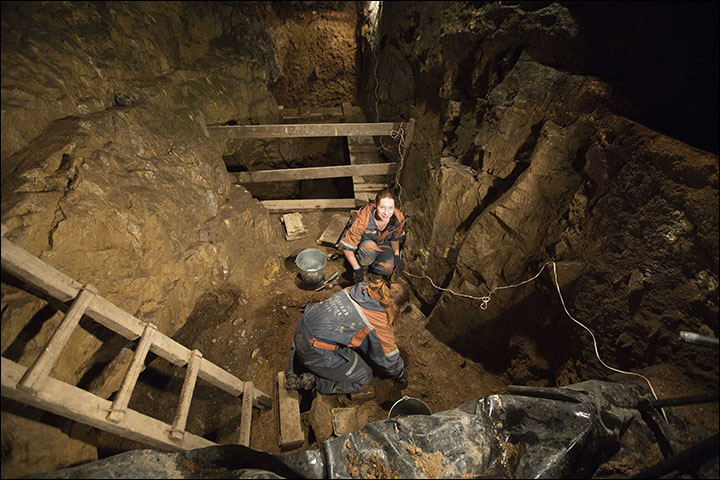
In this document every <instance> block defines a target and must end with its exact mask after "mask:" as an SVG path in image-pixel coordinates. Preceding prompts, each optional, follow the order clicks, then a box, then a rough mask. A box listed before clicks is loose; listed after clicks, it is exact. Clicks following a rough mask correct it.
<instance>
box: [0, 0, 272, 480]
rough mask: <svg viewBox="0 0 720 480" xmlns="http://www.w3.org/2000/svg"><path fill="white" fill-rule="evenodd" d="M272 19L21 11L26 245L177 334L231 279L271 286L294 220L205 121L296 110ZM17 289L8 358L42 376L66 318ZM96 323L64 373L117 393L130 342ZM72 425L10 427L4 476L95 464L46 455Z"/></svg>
mask: <svg viewBox="0 0 720 480" xmlns="http://www.w3.org/2000/svg"><path fill="white" fill-rule="evenodd" d="M263 9H264V7H263V6H259V5H254V4H251V5H245V4H243V5H237V4H232V3H222V4H203V3H195V2H192V3H185V2H163V3H152V2H149V3H148V2H140V3H136V2H111V3H105V2H90V3H81V4H78V3H67V2H35V3H31V4H27V3H21V2H3V4H2V36H3V42H2V62H3V70H2V98H3V102H2V223H3V224H4V225H5V226H7V228H8V231H9V233H8V234H7V236H8V238H9V239H10V240H11V241H13V242H15V243H16V244H18V245H20V246H21V247H23V248H25V249H26V250H28V251H29V252H30V253H32V254H33V255H36V256H38V257H40V258H41V259H42V260H44V261H45V262H47V263H48V264H50V265H52V266H53V267H55V268H57V269H58V270H60V271H62V272H63V273H65V274H67V275H69V276H70V277H72V278H74V279H76V280H77V281H79V282H80V283H83V284H91V285H93V286H95V287H96V288H97V289H98V292H99V294H100V295H101V296H103V297H104V298H106V299H108V300H109V301H111V302H112V303H114V304H115V305H117V306H118V307H120V308H122V309H124V310H126V311H127V312H129V313H131V314H133V315H135V316H136V317H137V318H139V319H140V320H142V321H146V322H150V323H153V324H155V325H156V326H157V327H158V328H159V329H160V331H162V332H164V333H166V334H169V335H172V334H173V332H175V331H177V330H178V329H179V328H180V327H182V325H183V322H184V321H185V319H186V318H187V316H188V315H189V314H190V312H191V311H192V309H193V307H194V305H195V302H196V300H197V299H198V298H199V297H200V296H201V295H202V294H203V293H205V292H208V291H211V290H213V289H214V288H217V287H218V286H219V285H223V288H226V289H227V288H232V289H234V290H236V292H237V293H238V295H244V296H248V295H258V294H260V293H261V291H262V288H263V287H264V286H265V285H266V284H267V282H268V281H269V280H270V279H271V278H272V277H273V275H276V274H277V273H278V271H279V269H280V267H281V265H282V260H283V258H284V252H281V251H279V250H278V248H280V247H276V246H275V245H282V243H281V239H282V238H283V237H282V232H281V227H280V226H279V225H277V224H276V223H277V222H271V221H270V217H269V215H268V213H267V211H266V210H265V209H263V208H262V207H261V206H260V205H259V203H258V202H257V201H256V200H254V199H253V198H252V197H251V195H250V194H249V193H248V192H247V191H246V190H245V189H244V188H242V187H240V186H231V185H230V183H229V179H228V176H227V173H226V168H225V165H224V163H223V160H222V154H223V153H224V152H225V148H226V147H225V145H224V144H223V142H218V141H214V140H210V139H208V138H206V137H204V136H203V134H202V130H201V128H200V127H199V125H198V123H197V122H198V119H199V118H201V114H202V115H203V116H204V119H205V121H206V122H207V123H208V124H218V123H223V122H225V121H227V120H229V119H234V120H236V121H238V122H240V123H273V122H274V121H275V120H277V119H278V118H279V114H278V109H277V105H276V102H275V100H274V98H273V96H272V94H271V93H270V92H269V90H268V85H270V84H271V83H272V81H273V79H277V77H278V75H279V70H278V68H277V65H276V64H275V57H274V50H273V44H272V42H271V41H270V39H269V37H268V36H267V35H266V34H265V26H264V21H263V18H262V11H263ZM258 276H259V277H261V278H262V279H263V280H262V281H258V280H257V278H258ZM16 286H17V285H16V284H15V283H14V282H13V281H12V279H7V278H6V277H5V275H4V274H3V284H2V312H3V315H2V331H3V335H2V351H3V355H4V356H7V357H9V358H11V359H13V360H15V361H17V362H19V363H21V364H23V365H25V366H29V365H31V364H32V362H33V361H34V360H35V358H37V356H38V355H39V353H40V351H41V350H42V348H44V345H45V343H46V341H47V340H48V338H49V336H50V335H51V334H52V332H53V330H54V328H55V327H56V326H57V325H58V323H59V322H60V320H61V314H59V313H58V312H56V310H55V308H53V307H52V306H48V305H47V303H46V302H45V301H44V300H42V299H37V298H35V297H33V296H31V295H29V294H27V293H25V292H23V291H21V290H19V289H18V288H16ZM81 327H82V328H78V329H76V331H75V332H74V333H73V336H72V338H71V340H70V342H69V344H68V345H67V347H66V348H65V350H64V351H63V354H62V355H61V358H60V359H59V361H58V363H57V365H56V366H55V368H54V369H53V371H52V375H53V376H54V377H55V378H59V379H62V380H65V381H68V382H71V383H73V384H80V385H81V386H85V387H86V388H89V389H90V390H92V391H94V392H96V393H98V394H101V395H103V396H105V397H107V396H109V395H110V394H111V393H112V392H113V391H115V390H117V389H118V387H119V381H120V379H121V376H120V375H121V374H122V373H123V371H124V369H123V366H124V365H126V364H127V363H128V361H129V356H128V355H127V354H126V353H127V349H126V348H124V347H126V346H128V342H126V341H125V340H124V339H122V338H120V337H119V336H117V335H110V334H109V332H107V331H106V330H103V328H102V327H98V326H97V325H95V324H93V323H91V322H88V323H87V324H86V323H85V322H82V323H81ZM101 347H103V348H101ZM98 379H101V381H98ZM5 404H6V402H5V401H3V409H4V410H6V409H5ZM13 413H14V414H19V415H21V416H22V415H23V411H22V409H20V410H19V411H18V410H17V409H15V410H13V411H12V412H6V411H4V412H3V425H5V423H6V418H8V419H9V420H8V421H9V422H11V423H13V422H14V423H13V424H18V425H20V424H21V422H22V420H13V418H14V417H13ZM32 420H34V419H29V420H28V421H32ZM55 423H56V425H55V426H54V427H53V426H50V425H43V424H38V425H37V426H35V427H33V428H31V429H25V428H23V430H25V431H27V435H24V436H23V435H17V432H18V431H19V430H18V429H5V428H3V433H2V435H3V436H2V442H3V477H5V473H6V472H7V473H8V475H17V474H30V473H33V472H38V471H46V470H48V469H54V468H59V467H62V466H67V465H70V464H73V463H75V462H76V461H81V460H82V461H85V460H88V455H89V452H90V450H94V447H92V446H91V445H85V446H81V447H78V448H72V449H68V450H65V448H64V447H65V445H66V444H67V442H65V441H62V442H61V441H58V442H50V443H49V444H48V445H47V449H46V450H45V451H43V452H40V451H39V450H38V449H37V448H33V447H32V445H38V444H39V440H38V439H39V438H40V437H47V438H50V437H52V438H55V437H58V436H59V437H62V436H63V435H65V436H66V435H69V430H68V429H69V428H72V427H70V426H69V424H67V423H66V422H63V421H60V422H57V421H56V422H55ZM63 432H64V433H63ZM74 436H76V437H77V435H74ZM59 437H58V438H59ZM42 443H43V444H45V442H42ZM57 449H59V450H57ZM72 452H75V453H72ZM40 454H42V456H43V460H42V461H38V460H37V455H40ZM95 455H97V453H95Z"/></svg>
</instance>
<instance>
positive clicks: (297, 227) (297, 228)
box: [280, 212, 310, 241]
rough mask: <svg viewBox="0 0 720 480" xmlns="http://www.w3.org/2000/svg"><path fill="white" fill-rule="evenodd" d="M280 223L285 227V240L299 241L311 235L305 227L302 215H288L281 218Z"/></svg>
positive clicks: (294, 213) (295, 213)
mask: <svg viewBox="0 0 720 480" xmlns="http://www.w3.org/2000/svg"><path fill="white" fill-rule="evenodd" d="M280 221H281V222H282V223H283V225H285V240H287V241H291V240H299V239H301V238H305V237H307V236H308V235H310V234H309V233H308V231H307V229H306V228H305V225H303V222H302V215H301V214H299V213H297V212H293V213H286V214H285V215H283V216H282V217H281V218H280Z"/></svg>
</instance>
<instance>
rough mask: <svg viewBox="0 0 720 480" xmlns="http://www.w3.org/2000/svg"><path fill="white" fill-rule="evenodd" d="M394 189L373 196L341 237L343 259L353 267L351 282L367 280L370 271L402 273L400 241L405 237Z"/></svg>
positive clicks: (388, 275) (402, 217) (403, 220)
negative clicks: (372, 201)
mask: <svg viewBox="0 0 720 480" xmlns="http://www.w3.org/2000/svg"><path fill="white" fill-rule="evenodd" d="M397 203H398V200H397V197H396V196H395V192H394V191H393V189H392V188H390V187H387V188H383V189H382V190H380V191H379V192H378V193H377V195H375V202H374V203H369V204H367V205H365V206H364V207H362V208H361V209H360V210H359V211H358V214H357V217H355V220H354V221H353V223H352V225H350V228H348V230H347V232H345V235H343V237H342V238H341V239H340V246H342V247H343V252H344V253H345V258H346V259H347V261H348V262H349V263H350V266H351V267H352V268H353V282H354V283H357V282H360V281H363V280H365V281H366V280H367V275H366V274H367V272H368V269H369V270H370V271H371V272H372V273H376V274H379V275H383V276H385V277H386V278H389V277H390V275H391V274H392V273H393V272H398V273H399V272H402V271H403V270H404V269H405V264H404V262H403V260H402V258H401V257H400V242H401V240H402V239H403V238H404V237H405V232H404V231H403V227H404V225H405V217H404V216H403V214H402V213H401V212H400V210H398V209H397V208H395V205H396V204H397Z"/></svg>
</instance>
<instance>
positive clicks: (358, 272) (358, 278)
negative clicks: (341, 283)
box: [353, 268, 363, 283]
mask: <svg viewBox="0 0 720 480" xmlns="http://www.w3.org/2000/svg"><path fill="white" fill-rule="evenodd" d="M362 281H363V270H362V268H358V269H355V270H353V282H354V283H358V282H362Z"/></svg>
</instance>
